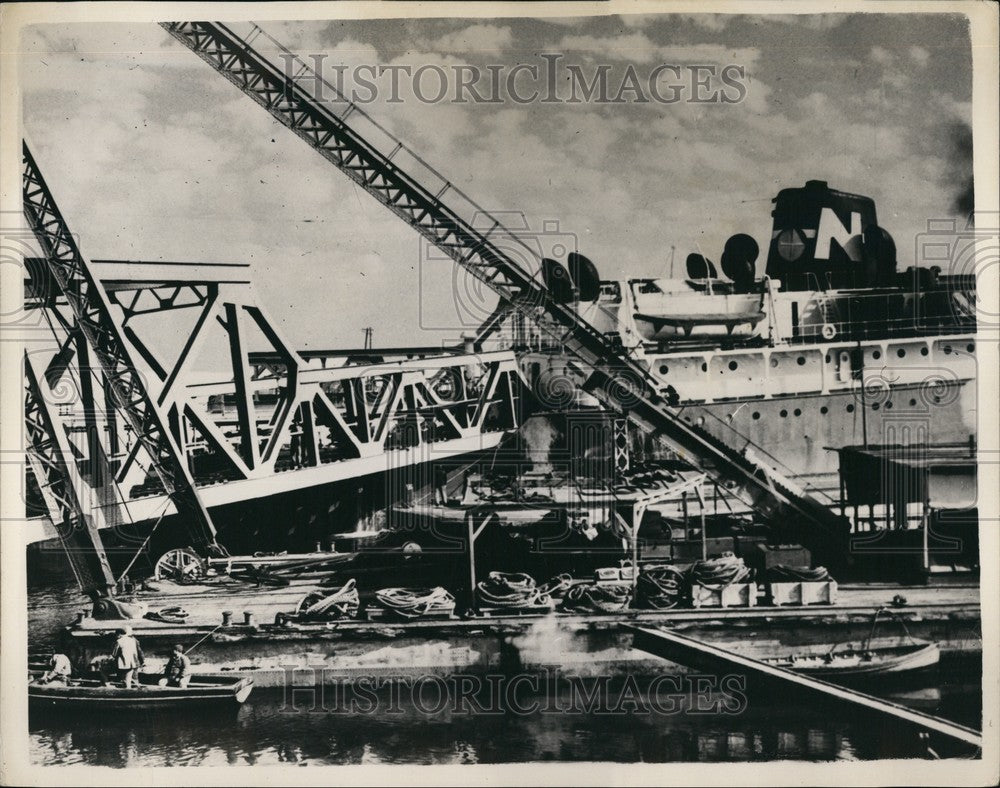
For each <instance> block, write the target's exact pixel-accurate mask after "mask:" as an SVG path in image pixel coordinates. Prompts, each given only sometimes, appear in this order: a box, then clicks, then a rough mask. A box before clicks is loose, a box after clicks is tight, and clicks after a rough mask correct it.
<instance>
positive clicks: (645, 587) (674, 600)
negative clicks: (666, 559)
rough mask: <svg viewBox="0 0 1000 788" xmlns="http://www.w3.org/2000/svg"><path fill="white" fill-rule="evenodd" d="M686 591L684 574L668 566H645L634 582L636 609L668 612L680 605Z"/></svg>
mask: <svg viewBox="0 0 1000 788" xmlns="http://www.w3.org/2000/svg"><path fill="white" fill-rule="evenodd" d="M686 590H687V580H686V578H685V577H684V573H683V572H681V571H680V570H679V569H677V568H676V567H673V566H669V565H660V566H646V567H642V568H641V569H640V570H639V577H638V579H637V580H636V591H635V604H636V607H642V608H649V609H652V610H669V609H670V608H672V607H676V606H677V605H678V604H680V601H681V599H683V597H684V593H685V591H686Z"/></svg>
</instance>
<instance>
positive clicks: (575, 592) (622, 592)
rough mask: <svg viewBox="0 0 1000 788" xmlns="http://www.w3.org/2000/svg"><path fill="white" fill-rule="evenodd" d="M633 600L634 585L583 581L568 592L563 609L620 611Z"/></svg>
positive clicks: (626, 607) (602, 611) (604, 611)
mask: <svg viewBox="0 0 1000 788" xmlns="http://www.w3.org/2000/svg"><path fill="white" fill-rule="evenodd" d="M631 601H632V586H630V585H622V584H617V583H615V584H612V583H581V584H580V585H575V586H573V587H571V588H570V589H569V591H567V592H566V596H565V597H564V599H563V602H562V608H563V610H576V611H582V612H598V613H620V612H622V611H623V610H627V609H628V606H629V603H631Z"/></svg>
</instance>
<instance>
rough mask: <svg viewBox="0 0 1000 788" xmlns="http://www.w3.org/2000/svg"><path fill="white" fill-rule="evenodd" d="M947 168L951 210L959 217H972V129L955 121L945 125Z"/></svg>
mask: <svg viewBox="0 0 1000 788" xmlns="http://www.w3.org/2000/svg"><path fill="white" fill-rule="evenodd" d="M945 133H946V139H947V141H948V145H949V149H948V166H949V171H950V173H951V177H950V180H951V186H952V188H953V190H954V192H953V196H952V203H951V209H952V210H953V211H954V212H955V213H957V214H959V215H960V216H963V217H967V216H971V215H972V211H973V209H974V208H975V204H976V199H975V187H974V183H973V174H972V127H971V126H970V125H969V124H968V123H966V122H965V121H961V120H955V121H952V122H951V123H949V124H948V125H947V128H946V131H945Z"/></svg>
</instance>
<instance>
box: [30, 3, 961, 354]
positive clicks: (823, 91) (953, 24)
mask: <svg viewBox="0 0 1000 788" xmlns="http://www.w3.org/2000/svg"><path fill="white" fill-rule="evenodd" d="M265 29H266V30H267V31H268V32H269V33H271V34H272V35H274V36H275V38H277V39H278V40H280V41H282V42H285V43H286V44H287V45H288V46H290V47H291V48H292V49H294V50H295V51H296V52H299V53H302V54H317V53H318V54H322V53H325V54H327V55H328V57H327V60H326V61H325V62H326V63H327V64H333V63H342V64H346V65H352V66H353V65H358V64H371V65H376V66H378V65H399V64H409V65H411V66H412V67H419V66H421V65H425V64H437V65H442V66H445V67H449V66H453V65H457V64H471V65H476V66H479V67H480V68H485V66H486V65H488V64H494V65H498V66H503V67H504V68H506V69H510V68H512V67H513V66H515V65H516V64H518V63H534V64H537V65H541V64H542V61H541V60H540V55H541V54H542V53H550V54H551V53H558V54H561V55H562V56H563V60H562V61H561V63H562V65H565V64H567V63H571V64H576V65H578V66H579V67H580V68H582V69H583V71H584V73H585V74H588V75H589V74H592V73H593V69H594V68H596V67H597V66H599V65H601V64H607V65H609V66H610V67H611V68H612V72H611V75H612V76H611V79H610V81H611V83H612V84H615V83H616V79H615V76H616V75H619V76H618V78H619V80H620V75H621V74H622V73H623V72H624V70H625V69H626V68H627V66H628V65H629V64H632V65H633V66H634V68H635V70H636V72H637V73H638V74H640V75H647V74H649V73H650V71H651V70H652V69H654V68H655V67H656V66H657V65H659V64H664V63H666V64H677V65H680V66H690V65H696V64H712V65H717V66H720V67H721V66H723V65H726V64H737V65H740V66H743V67H744V68H745V69H746V74H747V88H748V90H747V94H746V98H745V100H744V101H742V102H740V103H735V104H723V103H711V104H694V103H690V102H685V101H681V102H677V103H673V104H663V103H659V102H656V101H650V102H647V103H638V102H634V101H632V102H628V103H624V104H610V105H609V104H601V103H597V102H580V103H575V104H570V103H565V102H558V103H551V104H544V103H539V102H533V103H527V104H517V103H515V102H512V101H503V102H501V103H483V104H476V103H468V104H455V103H452V102H450V101H447V100H446V101H444V102H441V103H438V104H426V103H421V102H419V101H416V100H414V99H413V97H412V95H411V94H410V93H408V92H406V91H405V90H404V92H403V93H402V94H401V95H403V97H404V100H403V101H401V102H399V103H394V104H386V103H384V98H385V93H386V91H383V92H382V93H380V94H379V97H378V99H377V100H376V101H374V102H373V103H371V104H370V105H369V106H368V107H367V110H368V111H369V112H370V113H371V114H372V115H373V116H374V117H376V118H378V119H379V120H380V121H382V122H384V123H385V125H387V126H388V127H389V128H391V129H392V130H393V131H395V132H396V133H397V134H399V135H400V136H401V138H403V139H404V140H406V141H407V143H408V144H409V145H410V146H411V147H412V148H413V149H415V150H417V151H420V152H421V153H422V154H423V155H424V157H425V158H426V159H427V160H428V161H429V162H430V163H432V164H433V165H435V166H436V167H437V168H438V169H439V170H440V171H441V172H443V173H444V174H445V175H446V176H447V177H448V178H449V179H450V180H451V181H452V182H454V183H455V184H457V185H458V186H459V187H460V188H461V189H463V190H464V191H465V192H466V193H468V194H469V195H470V196H472V197H473V198H475V199H476V200H477V202H478V203H479V204H480V205H482V206H483V207H485V208H487V209H490V210H497V211H521V212H523V214H524V216H525V217H526V219H527V222H528V224H529V225H530V226H531V227H532V228H533V229H541V228H542V226H543V223H544V222H554V221H557V222H558V223H559V228H560V230H561V231H562V232H566V233H571V234H572V236H571V237H575V238H576V242H577V243H578V245H579V248H580V250H581V251H583V252H584V253H586V254H587V255H588V256H590V257H591V258H592V259H593V260H594V261H595V262H596V263H597V265H598V267H599V269H600V270H601V273H602V275H603V276H605V277H607V278H615V277H623V276H664V275H666V274H667V273H668V268H669V260H670V256H671V251H670V250H671V247H672V246H673V247H676V254H677V270H678V271H680V269H681V267H682V261H683V259H684V256H685V255H686V254H687V253H688V252H690V251H695V250H697V249H700V250H702V251H703V252H704V253H705V254H706V255H707V256H709V257H710V258H713V259H716V260H717V259H718V256H719V253H720V252H721V249H722V245H723V243H724V241H725V239H726V238H727V237H728V236H729V235H731V234H732V233H734V232H746V233H749V234H751V235H753V236H754V237H755V238H756V239H757V240H758V242H760V244H761V246H762V247H765V248H766V242H767V239H768V238H769V234H770V218H769V211H770V199H771V198H772V197H773V196H774V195H775V194H776V193H777V191H778V190H779V189H780V188H784V187H789V186H801V185H802V184H803V183H804V182H805V181H806V180H809V179H820V180H826V181H828V182H829V183H830V185H831V186H833V187H835V188H839V189H843V190H846V191H853V192H859V193H862V194H867V195H870V196H871V197H873V198H874V199H875V200H876V205H877V206H878V210H879V219H880V224H882V225H883V226H884V227H886V228H887V229H888V230H889V231H890V232H891V233H892V234H893V235H894V237H895V238H896V240H897V244H898V246H899V249H900V258H901V262H902V263H903V264H906V262H908V261H909V260H910V259H911V256H912V255H911V252H910V250H912V249H913V245H914V238H915V236H916V234H917V233H919V232H920V231H921V230H922V229H923V228H924V227H925V225H926V222H927V220H928V219H934V218H942V217H945V218H946V217H951V216H957V215H959V214H961V213H962V211H963V209H964V208H965V204H964V203H963V200H964V199H966V198H965V197H964V196H963V189H964V188H965V185H966V184H965V181H966V180H967V178H968V174H969V172H970V170H971V158H970V157H971V144H970V142H971V135H970V132H969V128H968V124H969V122H970V119H971V60H970V58H971V53H970V45H969V35H968V27H967V25H966V22H965V20H964V18H963V17H961V16H942V15H933V16H932V15H924V16H913V15H908V16H902V15H891V16H883V15H870V14H865V15H862V14H856V15H824V16H799V17H794V16H729V17H727V16H722V15H698V16H681V15H662V16H656V17H619V16H612V17H581V18H577V19H561V20H555V21H538V20H529V19H497V20H492V21H485V22H484V21H478V22H472V21H470V20H388V21H364V22H358V21H344V22H340V21H337V22H315V23H314V22H294V23H293V22H289V23H268V24H266V25H265ZM22 43H23V47H22V48H23V50H24V56H23V59H22V62H21V68H22V72H21V73H22V83H23V87H24V94H23V95H24V113H23V119H24V127H25V134H26V138H27V140H28V142H29V145H30V146H31V147H32V150H33V152H34V154H35V157H36V159H37V160H38V162H39V165H40V167H41V168H42V171H43V173H44V174H45V175H46V177H47V180H48V181H49V184H50V186H51V188H52V190H53V192H54V194H55V197H56V199H57V201H58V203H59V204H60V206H61V207H62V209H63V211H64V213H65V215H66V217H67V220H68V221H69V223H70V225H71V227H72V229H73V230H74V232H76V233H77V234H78V235H79V236H80V239H81V246H82V249H83V251H84V254H85V255H87V256H89V257H91V258H120V259H141V260H199V261H225V262H241V261H243V262H249V263H251V264H252V266H253V269H254V274H255V279H256V282H257V285H258V290H259V292H260V297H261V299H262V300H263V302H264V303H265V305H266V306H267V307H268V308H269V310H270V311H271V313H272V315H274V316H276V317H278V318H280V319H281V320H282V321H283V324H284V328H285V331H286V334H287V335H288V336H289V337H290V338H291V339H292V341H293V343H294V344H297V345H299V346H300V347H312V348H318V347H355V346H358V345H359V344H360V342H361V339H362V334H361V328H362V327H363V326H374V327H375V342H376V344H377V345H390V344H396V343H408V344H415V343H430V344H439V343H441V342H451V341H454V340H455V339H456V337H457V334H458V332H459V330H460V329H459V327H458V325H457V316H456V312H455V308H454V306H453V303H454V297H453V295H452V288H453V287H454V280H455V277H454V276H453V271H452V267H451V265H450V263H447V262H436V263H435V262H426V261H424V262H422V261H421V251H420V244H419V241H418V237H417V236H416V234H415V233H413V232H412V230H410V229H409V228H407V227H406V226H404V225H403V223H402V222H400V221H399V220H398V219H397V218H396V217H395V216H393V215H391V214H390V213H389V212H388V211H386V210H385V209H384V208H382V207H381V206H379V205H378V204H377V203H375V202H374V201H373V200H372V199H371V198H370V197H368V196H367V195H366V194H364V193H363V192H362V191H361V190H360V189H359V188H357V187H355V186H354V185H353V184H351V183H350V182H349V181H348V180H347V179H346V178H345V177H343V176H342V175H341V174H340V173H338V172H337V171H336V170H335V169H334V168H333V167H332V166H331V165H329V164H327V163H326V162H324V161H323V160H322V159H321V158H320V157H319V156H317V155H316V154H315V153H314V152H312V151H311V150H309V148H308V147H307V146H306V145H305V144H304V143H303V142H301V141H300V140H299V139H297V138H296V137H295V136H294V135H292V134H291V133H290V132H288V131H287V130H286V129H284V128H283V127H281V126H280V125H279V124H278V123H277V122H275V121H273V120H272V119H271V118H270V116H269V115H268V114H267V113H266V112H264V111H263V110H262V109H260V108H259V107H258V106H257V105H256V104H254V103H252V102H251V101H250V100H249V99H247V98H246V97H244V96H243V95H242V94H241V93H240V92H239V91H238V90H237V89H235V88H234V87H232V86H231V85H230V84H229V83H227V82H226V81H224V80H223V79H222V78H221V77H220V76H219V75H217V74H216V73H215V72H214V71H212V70H211V69H210V68H209V67H208V66H207V65H206V64H204V63H203V62H202V61H201V60H199V59H198V58H196V57H195V56H194V55H193V54H192V53H190V52H189V51H188V50H186V49H185V48H184V47H182V46H181V45H180V44H179V43H177V42H176V41H174V40H173V39H172V38H171V37H170V36H169V35H168V34H167V33H166V32H165V31H163V30H162V29H161V28H159V27H157V26H155V25H131V26H126V25H114V24H108V25H100V26H97V25H62V26H54V25H53V26H38V27H33V28H29V29H28V30H27V31H26V33H25V35H24V39H23V42H22ZM379 84H380V86H381V85H382V84H383V83H382V82H381V81H380V82H379ZM427 84H433V82H428V83H427ZM550 227H551V225H550ZM761 265H762V263H761ZM432 326H443V327H445V328H444V330H437V331H435V330H431V329H430V327H432ZM449 326H450V328H448V327H449Z"/></svg>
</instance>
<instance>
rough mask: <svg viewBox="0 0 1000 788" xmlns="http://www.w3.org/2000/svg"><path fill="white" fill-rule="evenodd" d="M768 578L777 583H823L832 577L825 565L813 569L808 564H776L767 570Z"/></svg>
mask: <svg viewBox="0 0 1000 788" xmlns="http://www.w3.org/2000/svg"><path fill="white" fill-rule="evenodd" d="M767 579H768V580H770V581H772V582H777V583H796V582H807V583H821V582H823V581H824V580H829V579H830V573H829V572H828V571H827V569H826V567H824V566H817V567H816V568H815V569H813V568H810V567H808V566H785V564H775V565H774V566H772V567H771V568H770V569H768V570H767Z"/></svg>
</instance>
